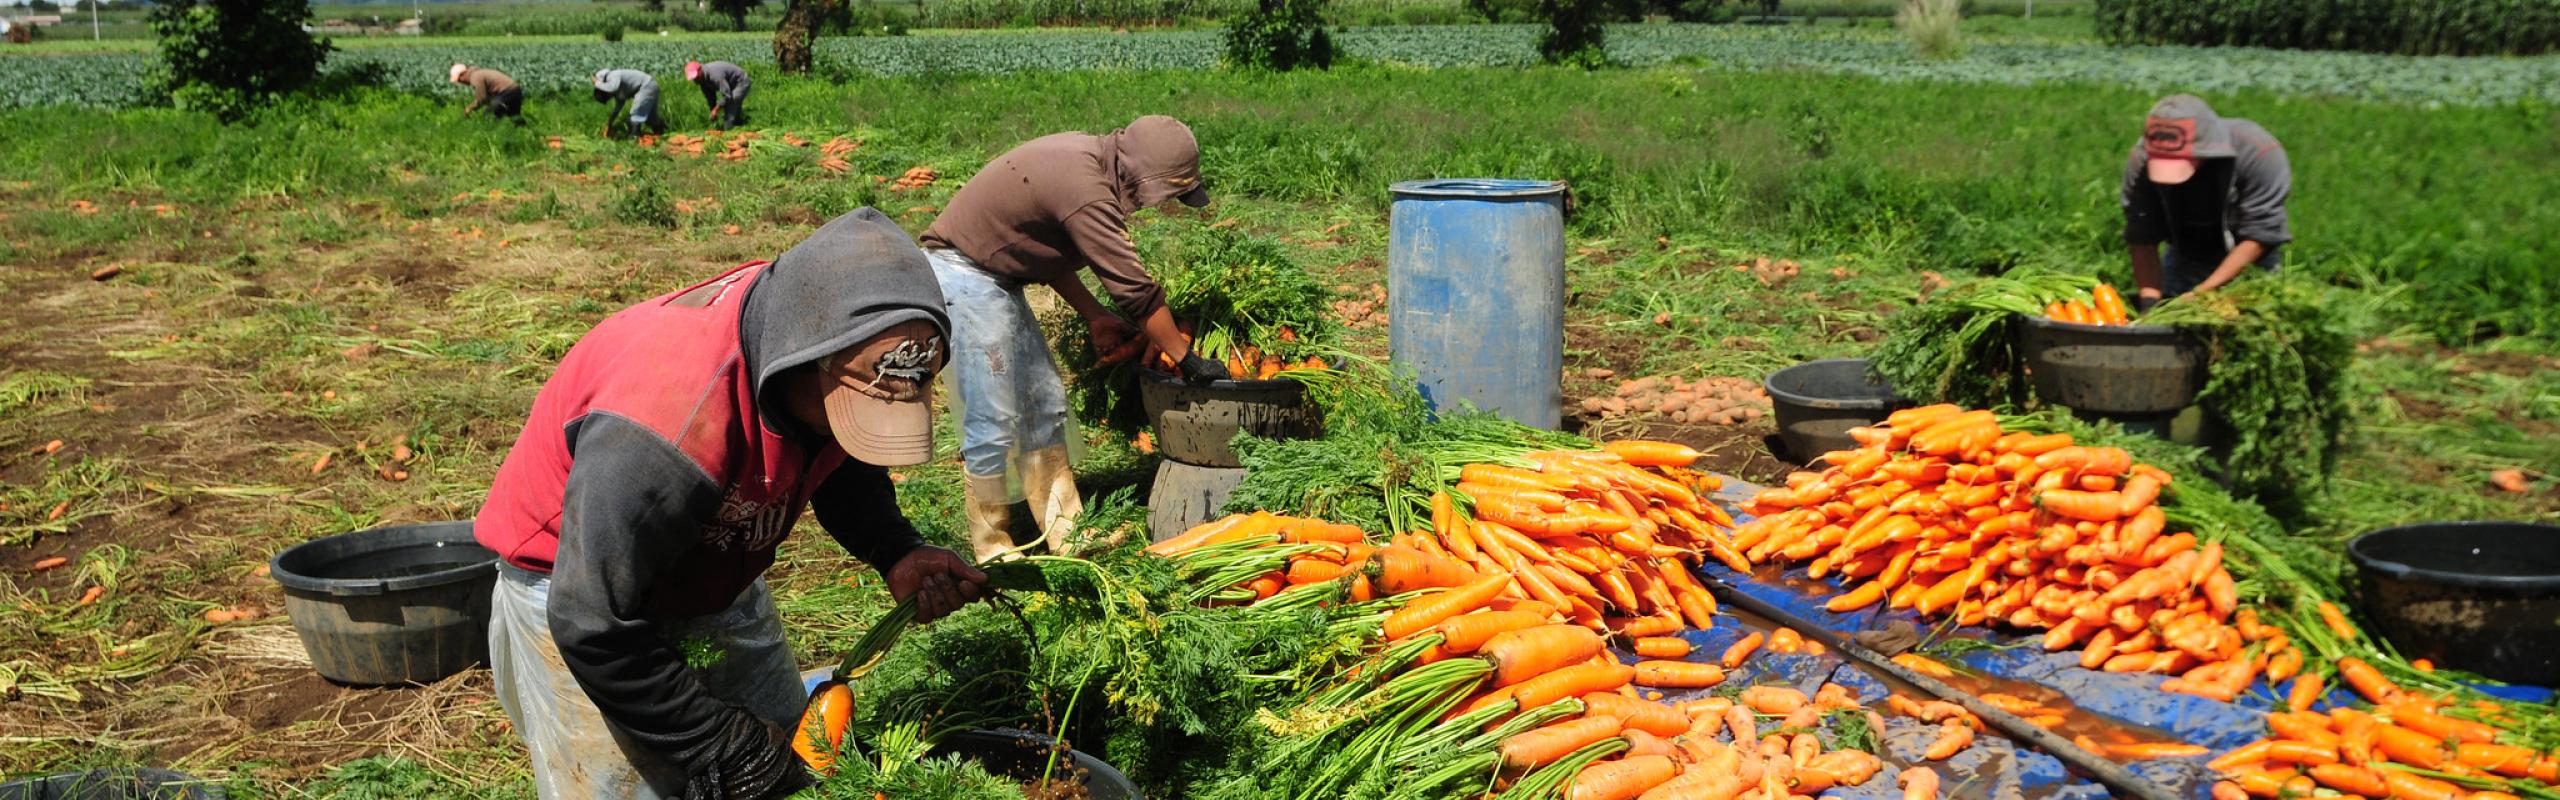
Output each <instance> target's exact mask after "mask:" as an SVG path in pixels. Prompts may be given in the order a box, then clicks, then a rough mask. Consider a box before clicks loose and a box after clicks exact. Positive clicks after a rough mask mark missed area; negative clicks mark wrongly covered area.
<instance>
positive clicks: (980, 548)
mask: <svg viewBox="0 0 2560 800" xmlns="http://www.w3.org/2000/svg"><path fill="white" fill-rule="evenodd" d="M960 485H961V489H962V493H963V494H965V495H967V496H968V501H967V503H968V504H967V507H966V508H965V509H964V510H963V512H962V513H963V514H965V515H966V516H967V517H968V519H969V550H970V551H971V552H972V553H975V554H976V555H977V557H978V561H980V562H985V561H987V560H989V559H995V558H999V557H1001V558H1002V559H1004V560H1012V559H1016V558H1021V557H1022V556H1021V554H1020V553H1017V552H1013V549H1014V548H1013V534H1012V533H1011V532H1010V531H1009V530H1008V529H1007V528H1008V525H1009V523H1011V522H1012V516H1013V513H1012V505H1013V504H1012V503H1009V502H1006V499H1005V490H1004V475H1003V473H997V474H995V475H992V476H978V475H968V476H965V477H964V478H963V479H962V481H961V484H960Z"/></svg>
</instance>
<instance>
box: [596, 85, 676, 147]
mask: <svg viewBox="0 0 2560 800" xmlns="http://www.w3.org/2000/svg"><path fill="white" fill-rule="evenodd" d="M595 89H596V102H599V103H609V104H611V105H612V106H613V111H612V112H610V113H608V114H606V115H605V119H604V135H605V138H607V139H610V138H613V128H614V124H615V123H616V122H619V121H621V120H623V114H622V112H623V107H624V106H625V105H628V106H630V109H631V116H630V124H631V133H632V135H634V136H637V135H639V133H640V131H641V129H643V128H646V129H648V131H649V132H650V133H661V134H662V133H666V132H667V122H666V120H663V119H659V118H658V80H657V79H656V78H651V77H649V73H646V72H641V71H639V70H636V69H600V70H596V80H595Z"/></svg>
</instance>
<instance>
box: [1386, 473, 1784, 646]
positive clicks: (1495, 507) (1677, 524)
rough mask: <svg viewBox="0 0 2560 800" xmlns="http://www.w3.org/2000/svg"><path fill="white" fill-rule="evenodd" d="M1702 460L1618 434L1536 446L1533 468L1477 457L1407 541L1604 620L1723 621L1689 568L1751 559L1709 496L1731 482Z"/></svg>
mask: <svg viewBox="0 0 2560 800" xmlns="http://www.w3.org/2000/svg"><path fill="white" fill-rule="evenodd" d="M1698 457H1699V454H1698V452H1697V451H1696V450H1693V449H1690V448H1688V447H1686V446H1683V445H1678V444H1670V443H1665V442H1649V441H1618V442H1609V443H1607V444H1604V445H1602V448H1601V449H1600V450H1596V451H1593V450H1544V451H1537V452H1532V453H1529V454H1527V455H1526V456H1525V457H1524V460H1525V461H1526V462H1527V463H1528V464H1530V466H1528V467H1513V466H1505V465H1501V464H1491V463H1477V464H1467V465H1464V466H1462V467H1460V468H1459V469H1458V471H1457V472H1458V474H1457V479H1458V480H1457V483H1456V484H1455V485H1454V486H1452V487H1451V489H1450V491H1448V492H1444V493H1441V494H1438V495H1435V496H1433V497H1432V498H1431V529H1430V530H1429V531H1420V532H1415V533H1413V534H1411V535H1410V537H1409V538H1408V539H1406V540H1405V541H1406V542H1407V543H1408V544H1410V545H1411V546H1413V547H1415V548H1417V549H1421V550H1423V551H1425V552H1429V553H1431V554H1433V555H1438V556H1443V557H1446V558H1449V559H1451V560H1453V561H1456V562H1457V563H1459V564H1462V565H1465V566H1468V567H1470V568H1472V569H1475V570H1477V571H1479V572H1483V573H1486V574H1490V575H1499V576H1502V577H1504V578H1505V580H1506V582H1505V584H1504V586H1503V590H1502V594H1503V595H1504V596H1507V597H1512V598H1517V599H1534V600H1539V601H1542V602H1545V603H1547V604H1549V605H1551V606H1553V607H1555V608H1556V609H1558V610H1560V611H1562V612H1563V613H1564V614H1565V615H1566V616H1568V617H1570V618H1571V619H1572V620H1573V621H1574V622H1576V623H1578V624H1581V625H1584V626H1587V627H1591V628H1593V629H1599V630H1610V631H1617V632H1626V631H1628V630H1629V629H1630V628H1634V629H1638V630H1649V631H1654V632H1655V633H1652V634H1642V633H1639V634H1635V635H1636V636H1644V635H1654V636H1658V635H1660V634H1661V633H1668V632H1672V631H1677V630H1679V629H1680V628H1681V627H1682V623H1683V622H1684V621H1685V622H1686V623H1687V625H1688V626H1689V627H1695V628H1699V629H1706V628H1711V627H1713V626H1714V625H1715V623H1714V620H1713V617H1714V614H1715V609H1716V605H1715V598H1714V596H1713V595H1710V594H1708V593H1707V590H1706V587H1705V585H1704V584H1701V583H1699V582H1698V579H1697V578H1696V576H1694V575H1692V574H1690V572H1689V565H1690V564H1691V563H1693V562H1695V561H1697V560H1699V559H1701V558H1705V557H1713V558H1717V559H1719V560H1721V561H1723V562H1724V563H1727V564H1733V565H1740V564H1743V561H1742V554H1741V552H1740V551H1737V550H1735V549H1734V548H1733V546H1732V544H1731V543H1730V542H1728V541H1727V540H1726V538H1725V531H1726V529H1727V528H1729V527H1730V526H1731V525H1732V524H1733V520H1732V517H1730V516H1728V515H1727V514H1725V512H1724V510H1723V509H1722V508H1721V507H1719V506H1717V505H1716V504H1715V503H1714V502H1713V501H1711V500H1708V499H1706V498H1704V497H1702V494H1708V493H1713V492H1714V491H1715V490H1716V489H1719V488H1722V486H1723V483H1722V480H1721V479H1718V478H1716V477H1715V476H1713V475H1708V474H1706V473H1702V472H1697V471H1694V470H1690V469H1688V468H1687V466H1688V465H1689V464H1691V463H1694V462H1696V461H1697V459H1698ZM1652 646H1653V647H1654V648H1657V650H1659V649H1661V648H1666V647H1667V646H1668V645H1667V644H1664V643H1655V644H1654V645H1652Z"/></svg>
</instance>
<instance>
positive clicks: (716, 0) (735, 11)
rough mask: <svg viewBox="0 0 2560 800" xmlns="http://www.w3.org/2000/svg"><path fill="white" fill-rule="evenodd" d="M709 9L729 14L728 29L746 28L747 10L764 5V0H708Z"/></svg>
mask: <svg viewBox="0 0 2560 800" xmlns="http://www.w3.org/2000/svg"><path fill="white" fill-rule="evenodd" d="M710 2H711V10H713V11H717V12H719V13H722V14H727V15H729V30H732V31H743V30H746V29H747V12H748V11H749V10H752V9H754V8H755V7H757V6H761V5H764V0H710Z"/></svg>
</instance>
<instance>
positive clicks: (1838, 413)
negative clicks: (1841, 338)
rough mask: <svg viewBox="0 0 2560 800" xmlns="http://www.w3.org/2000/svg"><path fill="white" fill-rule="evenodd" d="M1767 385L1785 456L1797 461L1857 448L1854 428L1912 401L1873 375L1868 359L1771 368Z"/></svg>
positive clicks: (1839, 359)
mask: <svg viewBox="0 0 2560 800" xmlns="http://www.w3.org/2000/svg"><path fill="white" fill-rule="evenodd" d="M1763 386H1764V387H1766V388H1767V389H1768V391H1769V405H1770V408H1771V410H1772V411H1774V412H1776V413H1775V414H1774V416H1775V417H1777V423H1778V440H1779V441H1781V442H1784V443H1785V444H1786V448H1787V453H1786V457H1787V458H1788V459H1790V460H1793V461H1797V462H1804V461H1811V460H1813V458H1814V457H1815V456H1819V455H1822V454H1824V453H1828V452H1831V451H1834V450H1847V449H1850V448H1853V447H1857V446H1858V442H1857V440H1855V439H1851V438H1849V429H1850V428H1855V427H1858V426H1861V425H1873V424H1876V423H1879V422H1883V421H1884V418H1885V416H1886V415H1889V414H1892V413H1893V410H1894V409H1897V408H1901V407H1903V406H1906V405H1910V403H1909V402H1907V401H1905V400H1903V399H1902V398H1901V397H1898V396H1896V395H1895V394H1894V393H1893V389H1892V387H1889V386H1886V385H1884V384H1881V383H1877V382H1875V381H1872V380H1869V379H1868V378H1867V360H1866V359H1863V358H1826V359H1822V360H1820V361H1807V362H1804V363H1802V364H1797V365H1795V366H1792V367H1788V368H1786V369H1782V370H1778V371H1776V372H1772V373H1769V379H1768V380H1767V381H1765V382H1764V383H1763Z"/></svg>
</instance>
